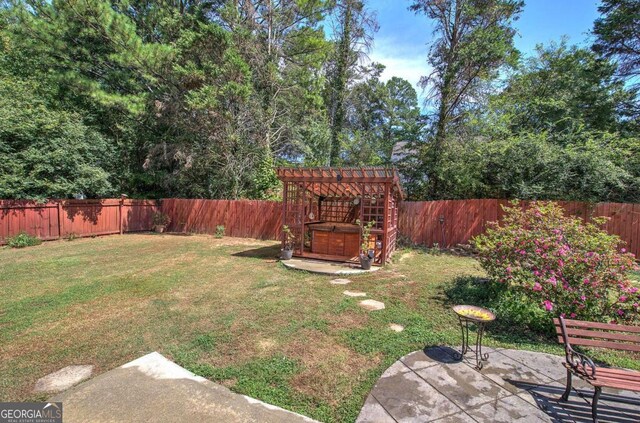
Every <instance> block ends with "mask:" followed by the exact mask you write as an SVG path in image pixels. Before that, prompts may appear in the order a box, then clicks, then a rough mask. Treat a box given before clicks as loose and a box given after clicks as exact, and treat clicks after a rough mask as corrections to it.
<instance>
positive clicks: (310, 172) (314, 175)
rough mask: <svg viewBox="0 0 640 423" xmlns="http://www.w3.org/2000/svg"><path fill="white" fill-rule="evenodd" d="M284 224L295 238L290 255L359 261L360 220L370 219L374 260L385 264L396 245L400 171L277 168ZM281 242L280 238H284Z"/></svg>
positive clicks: (400, 192) (383, 169)
mask: <svg viewBox="0 0 640 423" xmlns="http://www.w3.org/2000/svg"><path fill="white" fill-rule="evenodd" d="M278 179H280V180H281V181H282V183H283V186H284V188H283V194H282V196H283V198H282V224H283V225H288V226H289V228H290V229H291V231H292V232H293V234H294V236H295V238H296V241H295V246H294V256H297V257H307V258H317V259H324V260H332V261H353V262H357V261H358V257H359V253H360V245H361V243H362V242H361V235H362V233H361V228H360V226H358V225H357V224H356V220H358V219H359V220H360V221H361V222H362V224H364V225H366V224H367V223H368V222H371V221H373V222H374V223H373V227H372V229H371V234H370V236H369V240H368V245H369V249H370V250H374V252H375V253H374V254H375V259H374V264H377V265H382V264H385V263H386V262H387V261H388V260H389V257H390V256H391V253H392V252H393V251H394V250H395V247H396V236H397V231H398V202H399V201H400V200H402V199H403V197H404V194H403V191H402V186H401V185H400V178H399V176H398V172H397V170H396V169H393V168H384V167H358V168H356V167H345V168H338V167H331V168H327V167H324V168H279V169H278ZM283 244H284V236H283Z"/></svg>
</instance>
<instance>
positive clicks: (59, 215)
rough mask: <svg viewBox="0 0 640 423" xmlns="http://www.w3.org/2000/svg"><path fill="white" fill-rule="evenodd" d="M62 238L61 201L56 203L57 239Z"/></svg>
mask: <svg viewBox="0 0 640 423" xmlns="http://www.w3.org/2000/svg"><path fill="white" fill-rule="evenodd" d="M60 238H62V201H58V239H60Z"/></svg>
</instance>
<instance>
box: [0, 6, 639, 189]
mask: <svg viewBox="0 0 640 423" xmlns="http://www.w3.org/2000/svg"><path fill="white" fill-rule="evenodd" d="M407 6H409V8H410V9H411V10H413V11H414V12H416V13H420V14H424V15H425V16H426V17H427V18H428V19H429V20H430V21H431V23H432V24H433V28H435V32H433V33H432V34H431V36H432V38H431V42H430V45H429V47H428V49H424V51H416V55H417V56H418V55H422V56H423V57H424V58H425V77H424V78H423V79H422V82H421V87H420V88H421V89H425V91H424V92H425V93H426V102H424V103H421V102H420V101H421V100H420V99H419V94H422V92H416V88H415V87H413V86H412V85H411V84H410V83H409V82H408V81H406V80H404V79H402V78H399V77H397V76H393V75H391V76H388V77H383V75H386V73H385V72H384V70H385V68H384V65H383V64H380V63H374V62H371V61H370V60H369V59H368V57H367V54H368V52H369V51H370V48H371V46H372V44H373V42H374V40H375V34H376V30H377V27H378V25H377V22H376V16H375V13H374V11H373V10H372V9H371V7H370V5H369V4H368V2H367V1H366V0H253V1H248V0H234V1H231V0H214V1H201V0H188V1H185V0H181V1H168V2H167V1H155V0H150V1H140V0H82V1H79V0H51V1H33V0H11V1H5V2H2V6H1V7H0V153H1V154H2V160H1V161H0V198H25V199H27V198H28V199H45V198H55V197H62V198H65V197H71V196H74V195H77V194H83V195H86V196H88V197H105V196H113V195H119V194H120V193H125V194H128V195H129V196H132V197H146V198H157V197H169V196H180V197H198V198H256V199H268V198H278V196H279V193H280V186H279V183H278V180H277V178H276V177H275V168H276V166H295V165H306V166H327V165H353V166H366V165H385V166H397V167H399V169H400V170H401V173H402V177H403V182H404V185H405V188H406V190H407V191H408V194H409V196H410V198H412V199H441V198H470V197H505V198H512V197H518V198H540V199H544V198H552V199H573V200H587V201H602V200H608V201H640V141H639V139H640V136H639V134H640V119H639V116H640V114H639V112H640V108H639V107H638V97H637V90H636V88H635V87H636V84H637V76H638V60H639V59H638V51H637V50H638V47H637V45H638V43H639V42H640V41H639V39H638V33H637V27H638V22H640V19H639V18H638V16H639V13H640V12H639V10H638V5H637V2H636V1H628V0H603V1H602V4H601V6H600V9H599V10H600V14H601V16H600V17H599V18H598V19H597V20H596V21H595V22H594V28H593V34H594V36H595V37H594V44H593V46H592V48H582V47H577V46H572V45H569V44H568V43H567V41H566V40H558V41H557V42H555V43H550V44H548V45H544V46H543V45H540V46H538V48H537V49H536V51H535V52H533V53H532V54H522V53H521V52H518V51H517V50H516V48H515V47H514V43H513V38H514V36H515V35H516V30H515V27H514V22H515V21H516V20H517V19H518V16H519V15H520V13H521V11H522V8H523V2H522V1H520V0H445V1H440V0H438V1H432V0H414V1H412V2H409V3H407V4H406V5H402V4H398V5H397V6H395V7H407ZM427 30H429V29H427V28H425V31H427ZM429 31H431V30H429ZM428 68H430V69H432V71H431V73H428V72H427V71H426V69H428Z"/></svg>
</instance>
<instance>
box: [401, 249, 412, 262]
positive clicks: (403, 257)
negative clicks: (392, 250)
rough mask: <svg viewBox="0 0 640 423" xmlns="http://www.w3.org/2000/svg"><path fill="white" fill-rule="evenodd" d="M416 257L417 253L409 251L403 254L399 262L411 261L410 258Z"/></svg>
mask: <svg viewBox="0 0 640 423" xmlns="http://www.w3.org/2000/svg"><path fill="white" fill-rule="evenodd" d="M415 255H416V253H415V252H413V251H409V252H406V253H403V254H402V255H401V256H400V257H398V262H403V261H405V260H406V259H410V258H412V257H414V256H415Z"/></svg>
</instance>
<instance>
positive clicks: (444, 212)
mask: <svg viewBox="0 0 640 423" xmlns="http://www.w3.org/2000/svg"><path fill="white" fill-rule="evenodd" d="M523 203H524V204H527V202H523ZM557 203H558V204H559V205H561V206H562V207H563V208H564V209H565V211H566V213H567V214H569V215H574V216H578V217H581V218H582V219H584V220H589V218H591V217H596V216H604V217H609V218H610V220H609V221H608V222H607V223H606V224H605V226H604V229H606V230H607V232H609V233H611V234H616V235H619V236H620V238H622V240H623V241H625V242H626V243H627V249H628V250H629V251H631V252H632V253H634V254H635V255H636V257H640V204H623V203H597V204H593V203H581V202H576V201H558V202H557ZM509 204H510V202H509V200H495V199H486V200H484V199H483V200H443V201H416V202H409V201H407V202H404V203H401V204H400V216H399V221H398V229H399V231H400V236H401V237H402V238H403V239H405V240H409V241H410V242H412V243H414V244H420V245H426V246H432V245H433V244H438V245H440V246H443V247H451V246H455V245H457V244H465V243H468V242H469V240H470V239H471V238H473V237H474V236H475V235H478V234H481V233H482V232H484V231H485V229H486V227H487V222H492V221H495V220H500V219H501V218H502V216H503V215H504V212H503V210H502V206H503V205H509Z"/></svg>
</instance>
